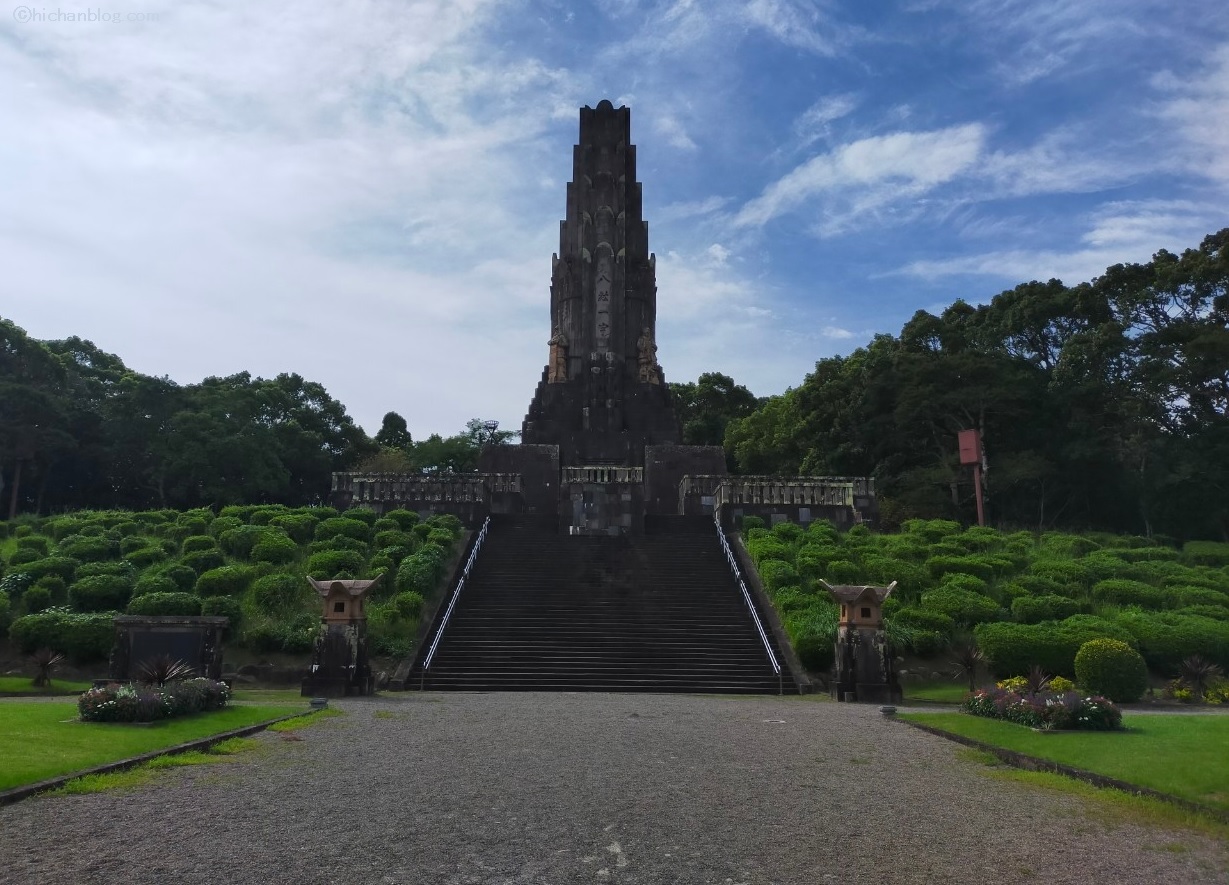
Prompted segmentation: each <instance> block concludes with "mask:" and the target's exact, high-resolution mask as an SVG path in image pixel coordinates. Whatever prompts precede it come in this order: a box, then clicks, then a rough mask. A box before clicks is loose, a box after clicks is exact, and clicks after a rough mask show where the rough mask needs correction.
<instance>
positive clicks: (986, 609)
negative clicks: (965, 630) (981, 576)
mask: <svg viewBox="0 0 1229 885" xmlns="http://www.w3.org/2000/svg"><path fill="white" fill-rule="evenodd" d="M922 608H927V609H930V610H931V611H937V612H942V613H943V614H945V615H947V616H948V617H949V618H951V619H952V620H953V621H954V622H956V623H957V624H960V625H962V626H965V627H972V626H973V625H975V624H981V623H985V622H986V621H996V620H998V618H999V604H998V603H997V602H995V601H994V600H993V599H991V598H990V597H989V596H982V595H981V594H980V593H974V592H972V591H970V590H962V589H960V588H959V587H952V586H947V587H943V586H941V587H939V588H937V589H935V590H928V591H926V592H925V593H923V594H922Z"/></svg>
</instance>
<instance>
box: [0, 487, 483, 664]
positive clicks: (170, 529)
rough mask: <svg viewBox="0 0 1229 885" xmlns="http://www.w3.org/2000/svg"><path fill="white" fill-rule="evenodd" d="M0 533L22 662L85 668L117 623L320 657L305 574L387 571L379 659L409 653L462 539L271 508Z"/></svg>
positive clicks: (7, 615) (416, 523) (65, 520)
mask: <svg viewBox="0 0 1229 885" xmlns="http://www.w3.org/2000/svg"><path fill="white" fill-rule="evenodd" d="M0 533H2V534H3V537H0V562H2V563H3V565H2V569H3V571H2V572H0V575H2V577H0V629H4V628H7V629H8V631H9V636H10V637H11V639H12V640H13V641H14V644H15V645H16V646H17V647H18V648H19V649H20V650H21V651H23V652H27V653H28V652H31V651H33V650H35V649H37V648H43V647H49V648H53V649H55V650H57V651H60V652H63V653H65V654H68V655H69V656H70V657H72V658H73V659H75V660H77V661H79V662H85V661H90V660H97V659H99V658H105V657H106V655H107V654H108V653H109V651H110V649H111V641H112V637H113V635H114V631H113V630H112V628H111V617H112V616H113V615H114V614H115V613H116V612H127V613H130V614H149V615H199V614H206V615H226V616H227V617H229V618H230V619H231V631H230V638H229V640H228V641H230V642H232V643H237V644H240V645H243V646H246V647H247V648H249V649H251V650H253V651H257V652H273V651H281V652H288V653H306V652H310V651H311V649H312V645H313V642H314V639H315V635H316V628H317V626H318V624H319V622H320V602H319V599H318V597H316V595H315V594H314V592H313V591H312V589H311V587H310V586H309V585H308V583H307V582H306V581H305V580H304V577H303V576H304V575H311V576H312V577H316V578H336V577H354V578H372V577H375V576H376V575H378V574H382V573H387V574H388V576H387V577H386V578H385V579H384V581H383V582H381V585H380V586H378V587H377V589H376V590H375V591H373V602H374V604H372V605H370V606H369V607H368V619H369V620H368V627H369V630H370V635H371V638H372V643H373V650H374V652H375V653H376V654H390V655H400V654H405V653H406V652H408V651H409V648H410V645H411V643H412V639H413V636H414V634H415V631H416V630H417V628H418V618H419V616H420V614H421V611H422V606H423V598H424V597H425V596H427V595H429V594H430V593H431V592H432V591H433V590H434V589H435V588H436V586H437V585H438V584H439V583H440V581H441V579H442V578H443V576H444V575H443V572H444V568H445V564H446V563H447V561H448V559H449V557H450V555H451V554H452V552H453V550H454V548H455V546H456V544H457V541H458V539H459V538H460V536H461V534H462V530H461V523H460V521H459V520H458V519H457V518H456V517H453V516H435V517H431V518H430V519H427V520H424V521H420V520H419V517H418V514H416V513H412V512H409V511H404V510H401V511H393V512H391V513H389V514H387V515H386V516H384V517H377V516H376V514H375V513H374V512H373V511H371V510H361V509H354V510H347V511H345V512H344V513H338V512H337V511H336V510H333V509H332V508H327V507H325V508H321V507H312V508H290V507H285V506H281V505H267V506H236V507H224V508H223V509H222V511H221V512H220V513H219V514H217V515H216V516H215V515H214V513H213V512H212V511H210V510H208V509H200V510H189V511H184V512H176V511H172V510H147V511H141V512H127V511H115V510H108V511H81V512H79V513H73V514H69V515H66V516H58V517H50V518H46V519H34V520H25V521H18V522H16V523H11V524H8V525H6V524H3V523H0Z"/></svg>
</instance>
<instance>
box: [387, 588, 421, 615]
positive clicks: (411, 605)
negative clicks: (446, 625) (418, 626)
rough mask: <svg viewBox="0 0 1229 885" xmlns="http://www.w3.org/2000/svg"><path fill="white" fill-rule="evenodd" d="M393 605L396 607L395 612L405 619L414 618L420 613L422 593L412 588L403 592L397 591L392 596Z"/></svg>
mask: <svg viewBox="0 0 1229 885" xmlns="http://www.w3.org/2000/svg"><path fill="white" fill-rule="evenodd" d="M393 605H394V606H395V607H396V609H397V613H398V614H399V615H401V617H403V618H406V619H414V618H417V617H418V616H419V615H421V614H422V606H423V599H422V594H419V593H415V592H414V591H413V590H408V591H406V592H405V593H398V594H397V595H396V596H394V597H393Z"/></svg>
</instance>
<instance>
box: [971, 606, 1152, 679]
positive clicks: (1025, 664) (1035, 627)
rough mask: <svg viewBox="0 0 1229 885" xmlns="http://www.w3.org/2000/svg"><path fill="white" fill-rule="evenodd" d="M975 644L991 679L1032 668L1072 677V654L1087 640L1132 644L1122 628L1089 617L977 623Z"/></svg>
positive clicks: (1078, 616)
mask: <svg viewBox="0 0 1229 885" xmlns="http://www.w3.org/2000/svg"><path fill="white" fill-rule="evenodd" d="M974 636H975V637H976V639H977V645H978V647H979V648H980V649H981V650H982V652H983V653H984V654H985V655H986V657H987V659H988V660H989V662H990V669H991V671H992V672H993V673H994V675H995V676H998V677H1000V678H1006V677H1008V676H1022V675H1024V674H1026V673H1028V671H1029V669H1030V668H1031V667H1033V666H1034V665H1036V666H1039V667H1041V668H1042V669H1043V670H1045V671H1046V672H1047V673H1051V674H1053V675H1055V676H1065V677H1067V678H1068V679H1070V678H1072V677H1074V676H1075V655H1076V652H1078V651H1079V650H1080V646H1081V645H1083V644H1084V643H1085V642H1088V641H1089V640H1090V639H1107V638H1108V639H1119V640H1122V641H1124V642H1130V641H1132V636H1131V634H1130V633H1129V632H1127V630H1125V629H1124V628H1123V627H1120V626H1118V625H1117V624H1113V623H1110V622H1109V621H1106V620H1104V619H1102V618H1097V617H1093V616H1091V615H1075V616H1074V617H1070V618H1067V619H1066V620H1064V621H1057V622H1055V621H1045V622H1043V623H1040V624H1016V623H1011V622H998V623H993V624H979V625H978V626H977V627H976V629H975V630H974Z"/></svg>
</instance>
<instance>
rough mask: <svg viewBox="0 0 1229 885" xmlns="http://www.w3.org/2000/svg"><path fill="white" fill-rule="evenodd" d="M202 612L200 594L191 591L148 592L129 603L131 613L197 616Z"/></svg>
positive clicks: (129, 612)
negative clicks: (196, 594)
mask: <svg viewBox="0 0 1229 885" xmlns="http://www.w3.org/2000/svg"><path fill="white" fill-rule="evenodd" d="M200 613H201V600H200V597H199V596H195V595H193V594H191V593H146V594H145V595H144V596H136V597H133V599H132V601H131V602H129V603H128V614H130V615H179V616H184V617H195V616H197V615H199V614H200Z"/></svg>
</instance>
